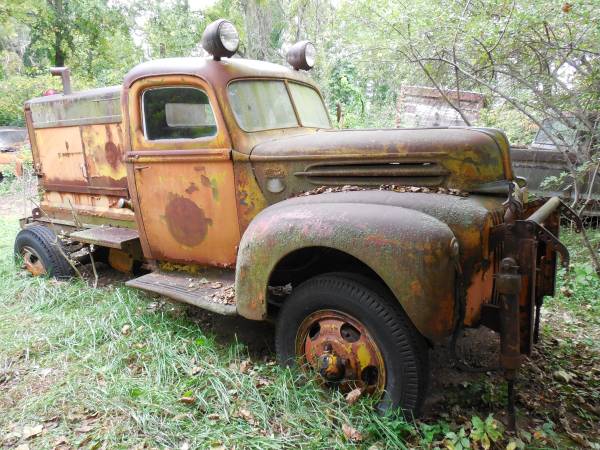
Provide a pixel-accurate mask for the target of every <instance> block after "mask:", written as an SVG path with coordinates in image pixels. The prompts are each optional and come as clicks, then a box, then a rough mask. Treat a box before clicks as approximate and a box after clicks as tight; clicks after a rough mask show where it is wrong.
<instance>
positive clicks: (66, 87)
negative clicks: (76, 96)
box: [50, 67, 73, 95]
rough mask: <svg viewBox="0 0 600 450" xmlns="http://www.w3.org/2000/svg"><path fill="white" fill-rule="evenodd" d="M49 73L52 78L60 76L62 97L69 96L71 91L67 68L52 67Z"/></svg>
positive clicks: (69, 71)
mask: <svg viewBox="0 0 600 450" xmlns="http://www.w3.org/2000/svg"><path fill="white" fill-rule="evenodd" d="M50 73H51V74H52V75H54V76H60V78H61V79H62V86H63V95H69V94H71V93H72V92H73V91H72V89H71V70H70V69H69V68H68V67H52V68H51V69H50Z"/></svg>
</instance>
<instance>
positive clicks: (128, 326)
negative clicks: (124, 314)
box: [121, 324, 131, 336]
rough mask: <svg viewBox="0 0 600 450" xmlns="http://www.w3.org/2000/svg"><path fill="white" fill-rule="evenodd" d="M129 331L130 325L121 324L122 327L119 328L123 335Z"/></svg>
mask: <svg viewBox="0 0 600 450" xmlns="http://www.w3.org/2000/svg"><path fill="white" fill-rule="evenodd" d="M130 332H131V325H129V324H128V325H123V328H121V334H123V335H124V336H127V335H128V334H129V333H130Z"/></svg>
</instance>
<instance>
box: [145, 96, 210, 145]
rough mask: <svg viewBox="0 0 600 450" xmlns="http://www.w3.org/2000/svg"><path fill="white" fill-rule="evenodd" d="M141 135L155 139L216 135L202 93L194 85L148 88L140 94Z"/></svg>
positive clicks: (207, 102) (206, 100) (207, 105)
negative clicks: (142, 123) (142, 124)
mask: <svg viewBox="0 0 600 450" xmlns="http://www.w3.org/2000/svg"><path fill="white" fill-rule="evenodd" d="M142 111H143V121H144V136H145V137H146V139H148V140H149V141H155V140H159V139H197V138H201V137H207V136H215V135H216V134H217V125H216V122H215V116H214V114H213V111H212V108H211V107H210V102H209V101H208V96H207V95H206V93H205V92H204V91H202V90H200V89H198V88H194V87H183V86H182V87H175V86H172V87H160V88H151V89H148V90H146V91H144V93H143V94H142Z"/></svg>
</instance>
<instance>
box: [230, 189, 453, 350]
mask: <svg viewBox="0 0 600 450" xmlns="http://www.w3.org/2000/svg"><path fill="white" fill-rule="evenodd" d="M453 246H454V248H456V240H455V239H454V234H453V233H452V231H451V230H450V228H448V226H447V225H446V224H444V223H442V222H440V221H439V220H437V219H435V218H433V217H431V216H429V215H427V214H424V213H421V212H418V211H414V210H410V209H407V208H402V207H397V206H386V205H383V206H382V205H373V204H351V203H343V202H338V203H336V202H335V201H332V202H325V203H324V202H314V203H311V202H307V199H306V197H305V198H303V199H291V200H286V201H283V202H280V203H277V204H275V205H273V206H270V207H268V208H266V209H265V210H263V211H262V212H261V213H260V214H259V215H257V216H256V217H255V219H254V220H253V221H252V222H251V223H250V225H249V226H248V228H247V229H246V231H245V233H244V235H243V237H242V240H241V242H240V248H239V252H238V259H237V268H236V286H235V288H236V297H237V310H238V313H239V314H240V315H242V316H243V317H246V318H248V319H254V320H263V319H265V318H266V316H267V293H268V284H269V280H270V277H271V274H272V273H273V271H274V270H275V268H276V267H277V266H278V264H279V262H280V261H282V260H283V259H284V258H285V257H286V256H287V255H290V254H291V253H293V252H295V251H297V250H300V249H306V248H319V247H320V248H328V249H334V250H337V251H338V252H342V253H344V254H346V255H350V256H351V257H352V258H355V259H357V260H359V261H361V262H362V263H363V264H364V265H366V266H367V267H369V268H370V269H371V270H372V271H373V272H374V273H375V274H376V275H377V276H378V277H379V278H380V279H381V280H382V281H383V282H384V283H385V285H386V286H387V287H388V289H389V290H390V291H391V292H392V294H393V295H394V296H395V297H396V298H397V299H398V301H399V302H400V304H401V305H402V307H403V308H404V311H405V312H406V314H407V315H408V316H409V318H410V319H411V320H412V322H413V324H414V325H415V327H416V328H417V329H418V330H419V331H420V332H421V334H422V335H423V336H425V337H426V338H427V339H429V340H430V341H433V342H436V341H439V340H441V339H442V338H444V337H446V336H448V335H449V334H450V333H451V331H452V329H453V326H454V324H455V314H456V310H455V303H454V298H455V288H454V284H455V266H454V264H455V260H454V258H453ZM454 251H455V250H454ZM336 253H337V252H336ZM333 270H335V269H333Z"/></svg>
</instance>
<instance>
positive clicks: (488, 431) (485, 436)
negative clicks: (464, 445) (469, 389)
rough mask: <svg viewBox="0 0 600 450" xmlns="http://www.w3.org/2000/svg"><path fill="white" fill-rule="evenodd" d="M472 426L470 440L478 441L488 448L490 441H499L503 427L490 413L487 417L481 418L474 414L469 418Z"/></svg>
mask: <svg viewBox="0 0 600 450" xmlns="http://www.w3.org/2000/svg"><path fill="white" fill-rule="evenodd" d="M471 424H472V425H473V428H472V429H471V434H470V437H471V440H472V441H473V442H478V443H479V445H480V446H481V447H482V448H483V449H485V450H488V449H489V448H490V446H491V445H492V443H495V442H497V441H499V440H500V439H501V438H502V434H503V431H504V429H503V427H502V424H500V423H499V422H498V421H497V420H495V419H494V417H493V416H492V415H491V414H490V415H489V416H488V417H487V419H485V420H481V419H480V418H479V417H477V416H474V417H473V418H472V419H471Z"/></svg>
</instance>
